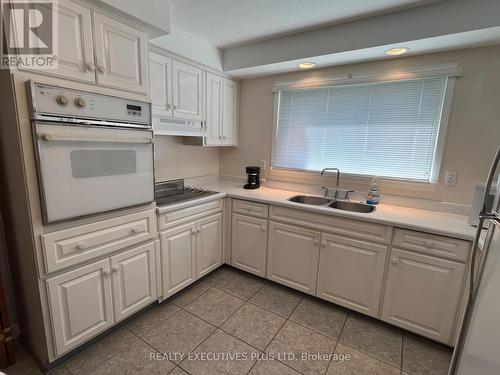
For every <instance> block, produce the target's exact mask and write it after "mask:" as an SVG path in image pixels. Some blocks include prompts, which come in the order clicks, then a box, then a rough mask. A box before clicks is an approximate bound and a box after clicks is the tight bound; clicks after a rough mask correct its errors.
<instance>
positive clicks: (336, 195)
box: [321, 168, 340, 199]
mask: <svg viewBox="0 0 500 375" xmlns="http://www.w3.org/2000/svg"><path fill="white" fill-rule="evenodd" d="M328 171H335V172H336V173H337V182H336V184H335V195H334V196H333V199H337V198H338V194H339V193H338V192H339V180H340V171H339V170H338V168H323V170H322V171H321V176H323V175H324V174H325V172H328ZM321 188H322V189H325V197H326V196H327V195H329V190H330V189H329V188H327V187H324V186H322V187H321Z"/></svg>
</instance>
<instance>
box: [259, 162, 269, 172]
mask: <svg viewBox="0 0 500 375" xmlns="http://www.w3.org/2000/svg"><path fill="white" fill-rule="evenodd" d="M260 169H261V170H262V171H265V170H266V169H267V162H266V161H265V160H261V161H260Z"/></svg>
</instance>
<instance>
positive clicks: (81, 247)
mask: <svg viewBox="0 0 500 375" xmlns="http://www.w3.org/2000/svg"><path fill="white" fill-rule="evenodd" d="M76 248H77V249H78V250H83V249H85V244H84V243H83V242H80V243H77V244H76Z"/></svg>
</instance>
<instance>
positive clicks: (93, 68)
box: [85, 63, 95, 72]
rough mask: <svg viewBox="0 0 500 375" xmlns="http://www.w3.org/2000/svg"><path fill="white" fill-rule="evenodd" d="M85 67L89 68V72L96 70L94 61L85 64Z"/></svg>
mask: <svg viewBox="0 0 500 375" xmlns="http://www.w3.org/2000/svg"><path fill="white" fill-rule="evenodd" d="M85 67H86V68H87V70H88V71H89V72H94V71H95V67H94V64H92V63H87V64H85Z"/></svg>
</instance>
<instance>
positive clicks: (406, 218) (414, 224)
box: [158, 182, 475, 241]
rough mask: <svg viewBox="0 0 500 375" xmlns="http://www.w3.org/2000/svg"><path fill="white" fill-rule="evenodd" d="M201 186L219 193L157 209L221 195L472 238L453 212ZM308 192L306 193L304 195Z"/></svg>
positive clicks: (231, 184) (227, 184)
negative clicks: (341, 204) (309, 201)
mask: <svg viewBox="0 0 500 375" xmlns="http://www.w3.org/2000/svg"><path fill="white" fill-rule="evenodd" d="M203 187H205V188H208V189H210V190H214V191H218V192H219V194H214V195H210V196H206V197H203V198H200V199H196V200H191V201H186V202H182V203H178V204H172V205H167V206H159V207H158V211H159V212H160V213H162V212H168V211H173V210H178V209H180V208H184V207H189V206H192V205H195V204H199V203H202V202H206V201H210V200H214V199H220V198H222V197H224V196H228V197H233V198H240V199H247V200H252V201H257V202H262V203H268V204H274V205H280V206H286V207H291V208H297V209H301V210H308V211H313V212H318V213H322V214H328V215H334V216H340V217H346V218H351V219H359V220H365V221H369V222H373V223H379V224H386V225H391V226H395V227H401V228H407V229H413V230H419V231H424V232H428V233H434V234H439V235H443V236H449V237H454V238H460V239H464V240H469V241H472V240H473V239H474V235H475V228H474V227H471V226H470V225H469V224H468V218H467V216H462V215H454V214H449V213H445V212H438V211H428V210H421V209H415V208H406V207H401V206H392V205H388V204H384V203H380V204H379V205H377V209H376V210H375V211H374V212H371V213H359V212H350V211H342V210H337V209H332V208H330V207H327V206H312V205H306V204H300V203H295V202H290V201H288V198H290V197H292V196H293V195H297V194H304V193H301V192H296V191H290V190H280V189H273V188H267V187H261V188H259V189H256V190H245V189H243V187H242V186H241V184H239V183H234V182H218V183H215V184H207V185H204V186H203ZM306 195H308V194H306Z"/></svg>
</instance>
